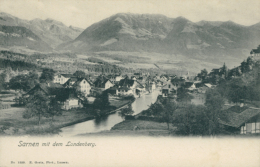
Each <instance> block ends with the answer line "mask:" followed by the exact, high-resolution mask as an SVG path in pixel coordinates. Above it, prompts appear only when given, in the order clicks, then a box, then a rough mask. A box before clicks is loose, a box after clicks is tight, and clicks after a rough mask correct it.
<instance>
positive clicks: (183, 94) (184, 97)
mask: <svg viewBox="0 0 260 167" xmlns="http://www.w3.org/2000/svg"><path fill="white" fill-rule="evenodd" d="M193 98H194V97H193V96H192V95H191V94H189V92H188V91H187V90H186V89H185V88H183V87H180V88H178V90H177V101H179V102H180V101H183V102H186V104H187V103H188V102H190V101H191V99H193Z"/></svg>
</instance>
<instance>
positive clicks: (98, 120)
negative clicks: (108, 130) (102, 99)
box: [94, 115, 109, 127]
mask: <svg viewBox="0 0 260 167" xmlns="http://www.w3.org/2000/svg"><path fill="white" fill-rule="evenodd" d="M108 116H109V115H105V116H102V117H98V118H96V119H95V120H94V122H95V127H99V126H101V125H103V126H104V125H107V119H108Z"/></svg>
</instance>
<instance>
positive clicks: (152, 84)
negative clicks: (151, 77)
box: [146, 81, 156, 92]
mask: <svg viewBox="0 0 260 167" xmlns="http://www.w3.org/2000/svg"><path fill="white" fill-rule="evenodd" d="M146 89H147V90H148V91H149V92H153V91H154V90H155V89H156V84H155V82H153V81H148V82H147V83H146Z"/></svg>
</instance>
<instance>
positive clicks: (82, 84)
mask: <svg viewBox="0 0 260 167" xmlns="http://www.w3.org/2000/svg"><path fill="white" fill-rule="evenodd" d="M63 86H64V87H65V88H74V89H75V90H76V91H77V92H82V93H83V94H84V95H85V96H87V95H89V94H90V90H91V83H90V82H89V81H88V80H87V79H86V78H75V77H73V78H70V79H69V80H68V81H67V82H66V83H64V85H63Z"/></svg>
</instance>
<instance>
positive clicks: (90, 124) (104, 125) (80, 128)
mask: <svg viewBox="0 0 260 167" xmlns="http://www.w3.org/2000/svg"><path fill="white" fill-rule="evenodd" d="M158 94H159V90H157V91H154V92H153V93H150V94H146V95H143V96H141V97H140V98H136V100H135V101H134V102H133V104H132V108H133V110H134V115H136V114H138V113H140V112H141V111H143V110H146V109H147V108H148V107H149V106H150V105H151V104H152V103H154V102H155V101H156V99H157V96H158ZM118 112H119V111H117V112H116V113H113V114H110V115H107V116H104V117H101V118H97V119H94V120H89V121H86V122H82V123H78V124H75V125H71V126H67V127H64V128H62V129H61V130H62V132H61V133H60V135H61V136H75V135H78V134H84V133H96V132H100V131H104V130H110V129H111V128H112V127H113V126H114V125H115V124H118V123H120V122H122V121H123V118H121V117H120V116H119V115H118Z"/></svg>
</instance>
